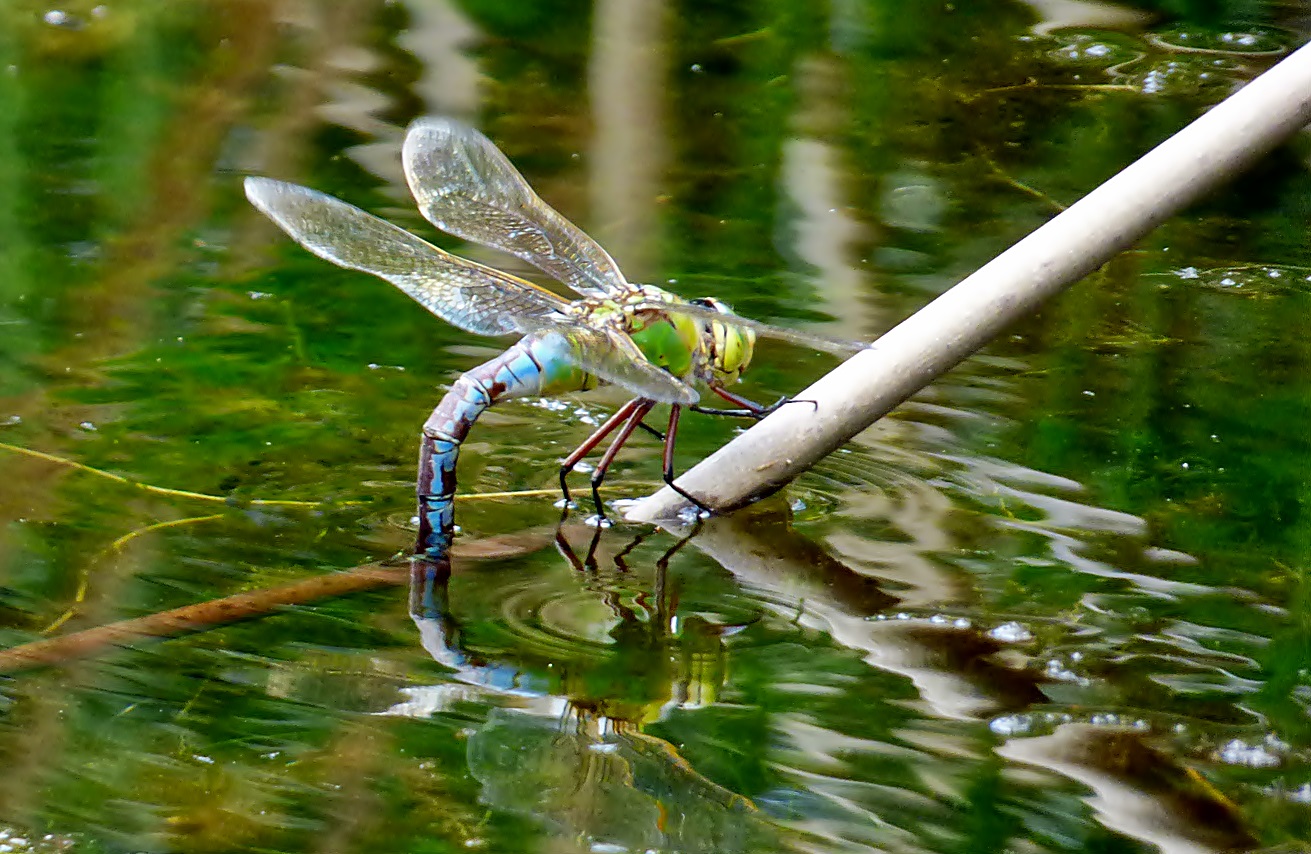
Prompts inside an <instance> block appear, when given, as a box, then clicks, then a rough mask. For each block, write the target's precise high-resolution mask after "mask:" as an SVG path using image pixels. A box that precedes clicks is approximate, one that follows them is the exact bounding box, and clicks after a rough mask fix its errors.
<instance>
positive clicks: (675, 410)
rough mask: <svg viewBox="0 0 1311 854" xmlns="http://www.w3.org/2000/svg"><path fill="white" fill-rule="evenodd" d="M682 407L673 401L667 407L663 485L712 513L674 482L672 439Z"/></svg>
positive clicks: (711, 510)
mask: <svg viewBox="0 0 1311 854" xmlns="http://www.w3.org/2000/svg"><path fill="white" fill-rule="evenodd" d="M682 409H683V407H681V406H679V405H678V404H677V403H675V404H674V405H673V406H671V407H670V408H669V429H668V430H666V431H665V458H664V479H665V485H666V486H668V487H669V488H670V489H672V490H673V491H674V492H677V493H678V494H679V495H681V496H683V497H684V498H686V499H687V500H688V501H690V502H692V503H693V504H694V505H696V508H697V509H698V510H700V511H702V512H703V513H714V512H715V511H714V509H713V508H711V507H707V506H706V505H705V504H704V503H702V501H701V499H699V498H697V497H696V496H695V495H693V494H692V493H690V492H688V491H687V490H686V489H684V488H683V487H681V486H679V485H678V484H676V483H674V440H675V439H677V438H678V419H679V416H680V415H681V414H682Z"/></svg>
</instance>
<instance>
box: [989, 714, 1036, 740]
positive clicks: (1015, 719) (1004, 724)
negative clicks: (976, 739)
mask: <svg viewBox="0 0 1311 854" xmlns="http://www.w3.org/2000/svg"><path fill="white" fill-rule="evenodd" d="M1032 728H1033V721H1032V720H1031V719H1030V718H1029V716H1028V715H1006V716H1004V717H1000V718H994V719H993V720H992V722H991V723H989V724H988V729H990V730H992V731H993V732H995V733H996V734H997V735H1024V734H1025V733H1026V732H1028V731H1029V730H1030V729H1032Z"/></svg>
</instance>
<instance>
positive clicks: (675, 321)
mask: <svg viewBox="0 0 1311 854" xmlns="http://www.w3.org/2000/svg"><path fill="white" fill-rule="evenodd" d="M631 301H632V302H634V303H637V302H652V301H661V302H668V303H672V304H675V305H676V304H678V303H681V302H682V300H681V299H679V298H678V297H676V296H674V295H673V294H671V293H669V292H668V291H663V290H661V289H660V288H657V287H654V286H652V285H643V286H642V289H641V292H640V294H636V295H634V296H633V297H632V298H631ZM607 310H609V311H614V312H616V313H621V314H623V316H624V318H623V321H624V327H625V330H626V331H627V332H628V337H629V338H631V339H632V340H633V343H634V344H636V345H637V347H638V349H639V350H641V351H642V355H643V356H645V357H646V359H647V361H648V362H650V363H651V364H653V365H658V366H660V367H662V368H664V369H665V370H667V371H669V373H671V374H673V375H674V376H676V377H679V378H681V379H688V378H690V377H692V375H693V374H694V373H696V372H698V369H699V368H700V367H701V366H702V365H704V364H705V362H706V353H707V347H708V342H707V341H706V333H705V329H704V324H703V323H702V322H700V321H698V320H696V319H694V318H691V317H687V316H686V315H681V314H676V313H671V312H666V311H660V310H659V309H653V308H643V309H640V310H634V309H632V308H630V307H628V306H627V305H626V304H625V303H620V302H616V303H614V304H613V306H606V307H605V308H602V309H600V312H601V313H605V312H607Z"/></svg>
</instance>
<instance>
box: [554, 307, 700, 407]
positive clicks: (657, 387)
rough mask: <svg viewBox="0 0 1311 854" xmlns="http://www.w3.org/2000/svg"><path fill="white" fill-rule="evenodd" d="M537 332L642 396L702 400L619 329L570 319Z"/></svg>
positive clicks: (585, 366) (583, 364) (585, 365)
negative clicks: (595, 325)
mask: <svg viewBox="0 0 1311 854" xmlns="http://www.w3.org/2000/svg"><path fill="white" fill-rule="evenodd" d="M538 334H539V335H540V336H541V337H543V338H546V337H558V338H559V339H561V340H563V341H564V342H565V343H566V345H567V346H566V347H565V348H562V349H564V350H565V351H566V355H565V358H567V359H568V360H569V361H571V362H573V363H574V364H575V365H577V366H578V367H580V368H582V369H583V370H585V371H587V372H588V373H590V374H594V375H595V376H598V377H600V378H601V379H603V380H605V381H606V382H611V383H614V384H615V385H620V386H623V387H624V388H626V389H628V390H629V391H631V392H633V393H634V394H636V395H638V396H639V397H645V398H648V399H650V400H655V401H658V402H660V403H682V404H688V405H690V404H693V403H696V402H697V401H698V400H700V399H701V396H700V395H699V394H697V391H696V389H694V388H692V387H691V386H689V385H688V384H687V383H685V382H683V381H682V380H680V379H678V378H677V377H675V376H674V375H673V374H671V373H669V372H668V371H666V370H665V369H664V368H660V367H657V366H656V365H653V364H652V363H651V362H648V361H647V360H646V356H644V355H642V351H641V350H639V349H638V348H637V345H636V344H634V343H633V341H632V339H631V338H629V337H628V336H627V335H624V334H623V333H622V332H619V331H617V330H613V329H598V328H596V327H594V326H588V325H585V324H582V323H577V322H567V323H552V324H550V326H549V327H547V326H544V327H543V328H542V330H541V332H540V333H538Z"/></svg>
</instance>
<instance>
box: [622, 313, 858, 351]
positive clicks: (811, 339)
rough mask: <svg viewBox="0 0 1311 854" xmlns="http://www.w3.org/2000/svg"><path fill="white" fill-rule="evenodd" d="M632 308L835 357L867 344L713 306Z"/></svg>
mask: <svg viewBox="0 0 1311 854" xmlns="http://www.w3.org/2000/svg"><path fill="white" fill-rule="evenodd" d="M631 308H632V310H634V311H640V310H642V309H655V310H658V311H668V312H670V313H673V314H683V315H686V316H688V317H695V318H698V319H700V320H713V321H715V322H718V323H723V324H726V325H728V326H736V327H738V328H739V329H750V330H751V331H752V332H754V333H756V334H757V335H760V336H763V337H765V338H773V339H774V340H776V341H786V342H788V343H789V344H796V345H797V346H798V347H812V348H814V349H816V350H822V351H823V352H825V353H832V354H833V355H835V356H844V357H845V356H850V355H852V354H853V353H857V352H859V351H861V350H864V349H866V348H867V347H869V343H867V342H864V341H848V340H845V339H843V338H829V337H828V336H826V335H814V334H812V333H809V332H798V331H796V330H795V329H784V328H782V327H779V326H772V325H770V324H768V323H762V322H761V321H759V320H751V319H750V318H747V317H742V316H741V315H738V314H724V313H723V312H720V311H716V310H715V309H713V308H708V307H706V306H700V305H694V304H691V303H685V302H664V301H662V300H644V301H642V302H639V303H637V304H635V305H632V306H631Z"/></svg>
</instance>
